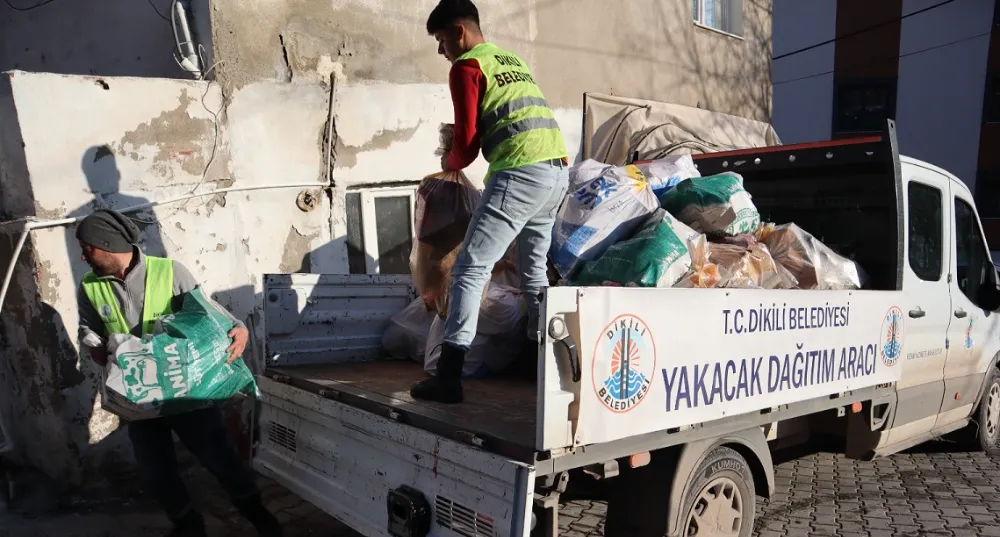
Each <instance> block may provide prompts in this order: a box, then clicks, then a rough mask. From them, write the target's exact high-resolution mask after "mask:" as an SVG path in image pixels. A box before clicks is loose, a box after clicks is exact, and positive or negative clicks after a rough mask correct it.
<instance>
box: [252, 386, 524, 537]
mask: <svg viewBox="0 0 1000 537" xmlns="http://www.w3.org/2000/svg"><path fill="white" fill-rule="evenodd" d="M260 390H261V393H262V397H261V410H260V426H261V435H260V436H261V440H260V445H259V447H258V449H257V452H256V454H255V457H254V467H255V469H256V470H258V471H259V472H261V473H262V474H264V475H266V476H268V477H270V478H272V479H274V480H275V481H277V482H278V483H280V484H281V485H282V486H284V487H287V488H288V489H289V490H291V491H292V492H294V493H295V494H297V495H298V496H300V497H301V498H303V499H304V500H306V501H308V502H309V503H311V504H313V505H315V506H317V507H319V508H320V509H322V510H324V511H325V512H327V513H329V514H330V515H331V516H333V517H335V518H337V519H338V520H340V521H342V522H344V523H345V524H347V525H348V526H350V527H351V528H352V529H354V530H356V531H358V532H360V533H361V534H362V535H365V536H366V537H375V536H387V535H390V530H389V527H390V523H391V522H392V521H393V520H394V518H395V519H398V518H401V517H405V516H407V515H409V514H410V512H409V511H408V509H407V506H406V505H405V504H406V502H405V501H404V502H402V504H399V503H393V502H392V500H393V499H394V497H396V494H397V493H400V492H403V491H404V490H405V489H404V487H408V488H409V490H410V491H409V492H407V493H406V494H407V499H408V500H413V501H414V503H416V504H418V505H420V504H422V505H423V509H422V511H423V512H424V513H426V515H418V516H423V517H424V518H425V521H426V522H427V523H429V529H430V533H429V535H441V536H443V535H461V536H468V537H474V536H491V537H507V536H511V537H515V536H516V537H527V535H528V528H530V517H531V504H530V503H528V502H529V501H530V500H531V498H532V493H533V490H534V489H533V487H534V475H535V470H534V468H533V467H532V466H530V465H526V464H523V463H519V462H516V461H512V460H509V459H506V458H504V457H502V456H498V455H493V454H491V453H488V452H486V451H483V450H481V449H477V448H475V447H472V446H468V445H463V444H460V443H458V442H453V441H451V440H447V439H444V438H441V437H440V436H437V435H434V434H432V433H429V432H427V431H424V430H421V429H418V428H416V427H412V426H409V425H406V424H403V423H400V422H399V421H396V420H394V419H390V418H386V417H382V416H377V415H375V414H372V413H370V412H366V411H363V410H360V409H358V408H355V407H352V406H349V405H346V404H343V403H340V402H338V401H333V400H330V399H329V398H326V397H321V396H319V395H316V394H313V393H310V392H307V391H305V390H300V389H298V388H295V387H293V386H289V385H286V384H281V383H278V382H275V381H273V380H271V379H267V378H262V379H261V380H260ZM414 498H415V499H414ZM444 530H450V532H447V531H444Z"/></svg>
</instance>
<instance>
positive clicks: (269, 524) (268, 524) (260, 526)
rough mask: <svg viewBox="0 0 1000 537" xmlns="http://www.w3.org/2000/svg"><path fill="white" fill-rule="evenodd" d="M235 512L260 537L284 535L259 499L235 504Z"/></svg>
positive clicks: (275, 519) (255, 498)
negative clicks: (248, 522)
mask: <svg viewBox="0 0 1000 537" xmlns="http://www.w3.org/2000/svg"><path fill="white" fill-rule="evenodd" d="M236 510H237V511H239V512H240V514H241V515H243V517H244V518H246V519H247V520H249V521H250V523H251V524H253V527H254V528H256V529H257V534H258V535H260V537H281V536H282V535H284V531H283V530H282V529H281V523H279V522H278V519H277V518H275V517H274V515H273V514H271V511H268V509H267V507H264V504H263V503H262V502H261V500H260V498H259V497H254V498H252V499H249V500H246V501H241V502H236Z"/></svg>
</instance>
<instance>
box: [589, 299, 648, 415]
mask: <svg viewBox="0 0 1000 537" xmlns="http://www.w3.org/2000/svg"><path fill="white" fill-rule="evenodd" d="M592 368H593V370H592V375H591V377H592V379H593V384H594V393H596V394H597V397H598V399H600V400H601V403H602V404H603V405H604V406H605V407H607V409H608V410H610V411H612V412H615V413H618V414H624V413H626V412H629V411H631V410H632V409H634V408H635V407H637V406H639V404H640V403H642V401H643V400H644V399H645V398H646V396H647V395H648V394H649V388H650V385H651V384H652V379H653V372H654V371H655V370H656V345H655V343H654V342H653V335H652V334H651V333H650V331H649V327H648V326H646V323H645V322H643V320H642V319H640V318H639V317H636V316H635V315H631V314H626V315H621V316H619V317H618V318H616V319H615V320H614V321H612V322H611V323H610V324H608V326H607V327H606V328H605V329H604V331H603V332H602V333H601V336H600V338H599V339H598V341H597V345H596V347H595V349H594V359H593V362H592Z"/></svg>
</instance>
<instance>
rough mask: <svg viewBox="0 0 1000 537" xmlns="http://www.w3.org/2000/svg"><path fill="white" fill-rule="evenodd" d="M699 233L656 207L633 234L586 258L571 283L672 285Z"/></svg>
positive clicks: (686, 263)
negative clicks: (588, 259) (590, 259)
mask: <svg viewBox="0 0 1000 537" xmlns="http://www.w3.org/2000/svg"><path fill="white" fill-rule="evenodd" d="M700 237H701V234H699V233H698V232H696V231H694V230H692V229H691V228H689V227H688V226H686V225H684V224H683V223H682V222H680V221H679V220H677V219H676V218H674V217H672V216H671V215H670V213H668V212H667V211H664V210H663V209H656V211H655V212H653V214H652V215H650V216H648V217H647V218H646V219H645V221H644V222H643V223H642V227H641V229H640V231H639V232H638V233H636V234H635V236H634V237H632V238H630V239H626V240H623V241H621V242H618V243H616V244H614V245H612V246H611V247H609V248H608V249H607V250H606V251H605V252H604V253H603V254H602V255H601V256H600V257H598V258H597V259H595V260H593V261H587V262H586V263H584V265H583V267H582V268H581V269H580V271H579V273H578V274H577V275H576V277H575V278H571V279H570V281H571V283H572V284H573V285H584V286H586V285H608V284H609V283H610V284H617V285H622V286H628V287H633V286H634V287H672V286H673V285H674V284H676V283H677V282H678V281H679V280H680V279H681V278H682V277H683V276H684V275H685V274H686V273H687V272H688V271H689V270H690V269H691V243H692V241H696V240H698V239H699V238H700Z"/></svg>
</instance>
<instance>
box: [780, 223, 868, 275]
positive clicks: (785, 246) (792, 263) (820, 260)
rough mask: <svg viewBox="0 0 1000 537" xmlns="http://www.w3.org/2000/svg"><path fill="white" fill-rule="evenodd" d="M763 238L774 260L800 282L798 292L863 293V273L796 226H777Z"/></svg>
mask: <svg viewBox="0 0 1000 537" xmlns="http://www.w3.org/2000/svg"><path fill="white" fill-rule="evenodd" d="M763 235H764V236H763V237H762V239H763V241H764V244H766V245H767V248H768V250H770V252H771V255H772V256H773V257H774V260H775V261H777V262H778V263H780V264H781V265H783V266H784V267H785V268H786V269H788V271H789V272H791V273H792V274H793V275H794V276H795V279H796V280H798V287H799V289H823V290H827V289H860V288H861V287H862V285H864V283H865V281H864V279H865V278H864V272H863V271H862V270H861V267H859V266H858V265H857V263H855V262H854V261H851V260H850V259H847V258H846V257H844V256H842V255H840V254H838V253H836V252H834V251H833V250H831V249H830V248H829V247H827V246H826V245H825V244H823V243H822V242H820V241H818V240H817V239H816V238H815V237H813V236H812V235H810V234H809V233H808V232H806V231H805V230H803V229H802V228H800V227H799V226H797V225H795V224H784V225H781V226H775V227H774V229H773V231H771V232H770V233H764V234H763Z"/></svg>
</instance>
